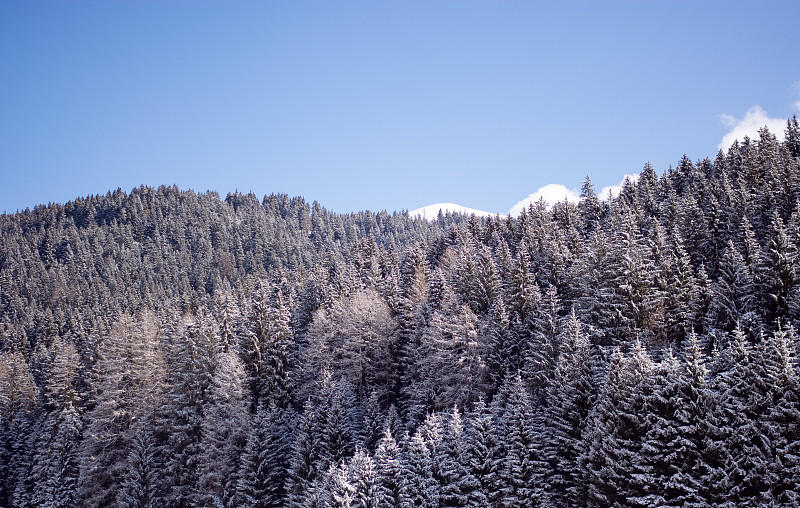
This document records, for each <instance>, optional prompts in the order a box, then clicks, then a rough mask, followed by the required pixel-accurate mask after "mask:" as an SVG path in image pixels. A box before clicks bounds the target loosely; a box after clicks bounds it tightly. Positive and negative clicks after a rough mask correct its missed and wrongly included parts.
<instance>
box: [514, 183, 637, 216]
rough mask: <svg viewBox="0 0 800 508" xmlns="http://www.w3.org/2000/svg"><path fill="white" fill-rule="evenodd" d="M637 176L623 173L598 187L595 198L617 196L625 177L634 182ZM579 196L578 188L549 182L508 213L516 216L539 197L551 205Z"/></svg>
mask: <svg viewBox="0 0 800 508" xmlns="http://www.w3.org/2000/svg"><path fill="white" fill-rule="evenodd" d="M638 178H639V174H638V173H636V174H633V175H625V176H624V177H622V180H621V181H620V182H619V183H618V184H616V185H606V186H605V187H603V188H602V189H600V193H599V194H598V195H597V198H598V199H601V200H603V201H605V200H606V199H608V196H609V194H610V195H611V197H617V196H619V192H620V191H621V190H622V185H623V184H624V183H625V180H626V179H629V180H630V181H631V182H635V181H636V180H637V179H638ZM580 196H581V193H580V192H579V191H578V189H568V188H567V187H566V186H564V185H561V184H560V183H550V184H547V185H545V186H544V187H539V190H537V191H536V192H534V193H533V194H530V195H528V197H527V198H525V199H523V200H522V201H520V202H519V203H517V204H516V205H514V206H513V207H511V210H509V212H508V213H509V214H510V215H511V216H512V217H516V216H517V215H519V214H520V213H521V212H522V210H523V209H527V208H528V207H529V206H530V205H532V204H536V203H537V202H538V201H539V199H544V200H545V202H546V203H547V205H548V206H552V205H554V204H556V203H561V202H563V201H564V200H565V199H566V200H567V201H569V202H570V203H577V202H578V201H580V200H581V197H580Z"/></svg>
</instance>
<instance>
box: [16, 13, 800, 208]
mask: <svg viewBox="0 0 800 508" xmlns="http://www.w3.org/2000/svg"><path fill="white" fill-rule="evenodd" d="M798 27H800V2H797V1H783V2H774V1H766V2H756V1H753V2H735V1H734V2H731V1H719V2H707V1H691V2H689V1H687V2H676V1H658V2H657V1H629V2H556V1H547V2H522V1H502V0H493V1H489V0H486V1H461V0H459V1H443V0H425V1H414V0H411V1H407V0H404V1H363V2H356V1H332V0H331V1H318V2H307V1H292V2H281V1H276V0H270V1H259V2H248V1H230V2H228V1H225V2H223V1H214V2H211V1H170V0H163V1H135V2H132V1H121V0H120V1H99V0H97V1H69V2H67V1H38V0H33V1H28V0H25V1H21V0H20V1H8V0H2V1H0V212H2V211H8V212H14V211H16V210H17V209H24V208H26V207H33V206H34V205H36V204H39V203H47V202H66V201H68V200H70V199H73V198H75V197H79V196H86V195H89V194H97V193H105V192H106V191H107V190H109V189H116V188H117V187H121V188H122V189H123V190H130V189H131V188H133V187H136V186H138V185H141V184H145V185H153V186H157V185H160V184H173V183H174V184H177V185H178V186H179V187H181V188H185V189H194V190H196V191H205V190H208V189H211V190H216V191H218V192H219V193H220V194H221V195H222V196H223V197H224V195H225V194H227V193H228V192H231V191H234V190H236V189H238V190H240V191H245V192H246V191H251V190H252V191H253V192H254V193H256V194H257V195H259V196H262V195H264V194H269V193H273V192H285V193H288V194H290V195H302V196H304V197H305V198H306V199H307V200H309V201H313V200H317V201H319V202H320V203H321V204H322V205H323V206H326V207H328V208H329V209H331V210H334V211H337V212H349V211H357V210H363V209H370V210H376V211H377V210H383V209H386V210H389V211H392V210H400V209H414V208H417V207H420V206H423V205H427V204H430V203H436V202H455V203H459V204H461V205H465V206H468V207H473V208H478V209H483V210H488V211H491V212H501V213H505V212H507V211H508V210H509V209H510V208H511V207H512V206H513V205H514V204H515V203H517V202H518V201H519V200H521V199H523V198H525V197H526V196H527V195H528V194H530V193H533V192H534V191H536V190H537V189H538V188H540V187H542V186H544V185H546V184H549V183H559V184H564V185H566V186H567V187H569V188H574V187H579V186H580V184H581V183H582V181H583V179H584V177H585V176H586V175H587V174H588V175H589V176H590V177H591V178H592V180H593V182H594V183H595V186H596V187H597V188H598V189H600V188H601V187H602V186H605V185H612V184H616V183H618V182H619V180H620V179H621V178H622V176H623V175H624V174H626V173H636V172H638V171H640V170H641V168H642V166H643V165H644V164H645V163H646V162H647V161H651V162H652V163H653V165H654V166H655V168H656V169H657V171H658V172H663V171H664V170H666V169H667V167H668V166H669V165H670V164H675V163H676V162H677V161H678V160H679V159H680V157H681V155H682V154H683V153H686V154H687V155H688V156H689V157H690V158H692V159H697V158H700V157H705V156H710V157H712V158H713V156H714V155H715V154H716V151H717V145H718V144H719V143H720V142H721V140H722V138H723V136H724V135H725V134H726V133H727V132H728V131H730V130H731V129H732V128H733V124H735V123H736V122H737V120H741V119H743V118H744V117H745V115H746V113H747V112H748V111H749V110H751V108H753V107H754V106H756V105H757V106H760V107H761V108H762V110H763V111H762V112H763V113H764V114H766V115H768V116H769V117H772V118H777V119H781V120H782V121H783V122H784V124H785V119H786V118H787V117H790V116H791V115H792V114H793V113H797V112H798V109H797V107H798V104H796V103H798V101H800V49H799V48H800V35H799V32H798ZM751 112H752V111H751ZM722 115H729V116H731V117H734V119H730V118H728V119H727V123H726V122H725V121H723V120H724V118H723V116H722Z"/></svg>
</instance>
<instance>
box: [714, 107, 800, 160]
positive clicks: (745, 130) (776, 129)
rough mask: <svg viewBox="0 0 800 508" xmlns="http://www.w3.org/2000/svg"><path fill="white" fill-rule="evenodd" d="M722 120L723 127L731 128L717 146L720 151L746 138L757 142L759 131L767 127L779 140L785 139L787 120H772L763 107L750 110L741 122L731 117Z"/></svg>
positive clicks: (721, 117) (721, 116) (727, 116)
mask: <svg viewBox="0 0 800 508" xmlns="http://www.w3.org/2000/svg"><path fill="white" fill-rule="evenodd" d="M795 107H800V101H798V102H797V103H796V104H795ZM720 120H721V121H722V123H723V125H725V126H726V127H730V130H729V131H728V132H727V134H725V135H724V136H723V137H722V141H721V142H720V144H719V145H717V148H719V149H720V150H727V149H728V148H730V146H731V145H732V144H733V142H734V141H736V140H739V141H742V140H743V139H744V137H745V136H748V137H750V139H756V140H757V139H758V130H759V129H760V128H762V127H764V126H765V125H766V126H767V128H768V129H769V131H770V132H771V133H772V134H774V135H775V136H776V137H777V138H778V139H783V130H784V129H785V127H786V119H785V118H770V117H769V116H768V115H767V112H766V111H764V110H763V109H761V106H753V107H752V108H750V109H748V110H747V113H745V115H744V118H742V119H741V120H739V119H736V118H734V117H732V116H730V115H720Z"/></svg>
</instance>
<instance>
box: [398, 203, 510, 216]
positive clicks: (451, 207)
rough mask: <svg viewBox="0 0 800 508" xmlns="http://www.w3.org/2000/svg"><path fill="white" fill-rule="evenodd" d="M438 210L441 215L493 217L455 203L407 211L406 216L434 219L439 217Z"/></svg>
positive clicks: (484, 212)
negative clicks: (458, 214) (460, 214)
mask: <svg viewBox="0 0 800 508" xmlns="http://www.w3.org/2000/svg"><path fill="white" fill-rule="evenodd" d="M439 210H441V211H442V213H448V212H450V213H465V214H467V215H471V214H473V213H474V214H475V215H477V216H478V217H486V216H490V215H494V214H493V213H491V212H486V211H483V210H476V209H475V208H467V207H466V206H461V205H457V204H455V203H436V204H433V205H428V206H423V207H422V208H417V209H416V210H411V211H409V212H408V215H410V216H412V217H414V216H419V217H422V218H423V219H435V218H436V217H438V216H439Z"/></svg>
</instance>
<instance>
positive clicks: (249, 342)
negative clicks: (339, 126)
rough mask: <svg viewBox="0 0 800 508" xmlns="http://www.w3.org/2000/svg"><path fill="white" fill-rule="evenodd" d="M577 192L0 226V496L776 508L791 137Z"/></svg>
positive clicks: (790, 427) (246, 207) (148, 209)
mask: <svg viewBox="0 0 800 508" xmlns="http://www.w3.org/2000/svg"><path fill="white" fill-rule="evenodd" d="M582 197H583V199H582V200H581V201H580V202H579V203H578V204H571V203H568V202H562V203H556V204H555V205H553V206H552V207H550V208H548V207H547V206H546V205H545V203H543V202H540V203H537V204H535V205H532V206H530V207H529V208H528V209H527V210H525V211H523V212H522V213H521V214H520V215H519V216H518V217H516V218H512V217H505V218H503V217H489V218H483V219H481V218H477V217H475V216H464V215H460V214H446V215H442V214H440V216H439V217H438V218H437V219H436V220H433V221H426V220H423V219H419V218H414V217H409V216H408V214H406V213H394V214H388V213H386V212H381V213H372V212H362V213H357V214H335V213H331V212H329V211H328V210H326V209H325V208H323V207H321V206H320V205H319V204H317V203H313V204H312V205H309V204H308V203H307V202H306V201H305V200H304V199H303V198H290V197H288V196H285V195H272V196H267V197H264V199H263V200H261V201H259V200H258V199H257V198H256V197H255V196H254V195H252V194H248V195H242V194H229V195H228V196H227V197H225V199H224V200H221V199H220V197H219V196H218V195H217V194H215V193H212V192H209V193H205V194H195V193H193V192H186V191H180V190H179V189H177V188H175V187H161V188H159V189H153V188H147V187H141V188H138V189H134V190H133V191H131V192H130V194H126V193H124V192H122V191H120V190H117V191H115V192H110V193H108V194H106V195H105V196H94V197H89V198H86V199H76V200H75V201H72V202H69V203H67V204H64V205H62V204H51V205H48V206H38V207H36V208H34V209H33V210H26V211H24V212H20V213H16V214H5V215H2V216H0V234H1V235H2V236H0V352H1V356H0V506H11V507H33V506H36V507H40V506H48V507H62V506H63V507H73V506H87V507H101V506H103V507H105V506H126V507H149V506H153V507H155V506H167V507H190V506H192V507H194V506H216V507H228V506H236V507H267V506H348V507H349V506H364V507H395V506H402V507H412V506H415V507H416V506H423V507H433V506H476V507H477V506H481V507H483V506H492V507H493V506H611V505H618V506H720V505H726V504H727V505H729V506H734V505H735V506H744V505H758V504H770V503H771V504H773V505H776V506H796V505H797V504H798V503H800V492H798V485H800V364H798V361H799V360H798V358H800V354H799V353H800V340H798V335H797V332H796V329H797V327H798V325H800V275H798V263H800V258H798V256H797V252H798V248H800V127H798V121H797V119H796V118H793V119H792V120H790V121H788V122H787V127H786V132H785V140H784V141H778V140H777V138H776V137H775V136H774V135H773V134H772V133H770V132H769V131H767V130H766V129H763V130H762V131H761V132H760V135H759V139H758V140H751V139H747V138H745V139H744V141H743V142H741V143H735V144H734V145H733V146H731V148H730V149H729V150H728V151H727V153H724V152H722V151H720V152H719V153H718V154H717V155H716V157H715V158H714V160H711V159H709V158H706V159H703V160H699V161H696V162H692V161H691V160H689V159H688V158H687V157H686V156H684V157H683V158H681V159H680V161H679V162H678V164H677V166H676V167H674V168H670V169H669V170H668V171H666V172H665V173H664V174H662V175H660V176H659V175H658V174H657V173H656V171H655V170H654V168H652V167H651V166H650V165H649V164H648V165H645V166H644V169H643V170H642V172H641V175H640V177H639V179H638V180H637V181H636V182H632V181H628V182H626V184H625V185H624V186H623V189H622V191H621V193H620V194H619V196H618V197H616V198H613V199H610V200H608V201H602V200H600V199H598V197H597V196H596V195H595V192H594V190H593V186H592V183H591V181H590V180H589V178H588V177H587V179H586V181H585V183H584V184H583V189H582Z"/></svg>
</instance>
